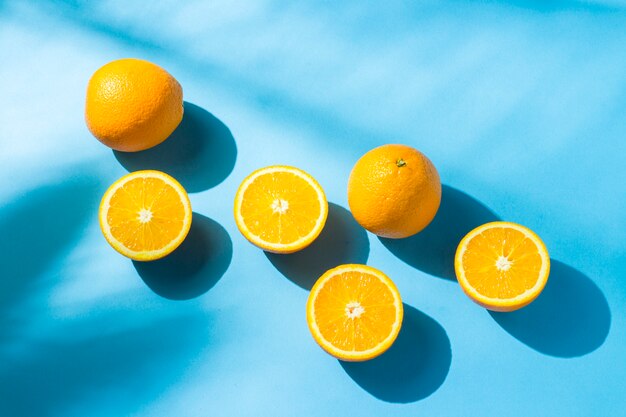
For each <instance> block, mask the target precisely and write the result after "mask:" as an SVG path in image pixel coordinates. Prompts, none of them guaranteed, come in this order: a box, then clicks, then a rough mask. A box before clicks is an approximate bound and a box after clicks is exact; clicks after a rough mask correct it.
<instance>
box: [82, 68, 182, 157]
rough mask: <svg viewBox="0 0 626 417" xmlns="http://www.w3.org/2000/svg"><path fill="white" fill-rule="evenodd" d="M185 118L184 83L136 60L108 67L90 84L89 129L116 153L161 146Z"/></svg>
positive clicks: (86, 113) (102, 69)
mask: <svg viewBox="0 0 626 417" xmlns="http://www.w3.org/2000/svg"><path fill="white" fill-rule="evenodd" d="M182 118H183V90H182V88H181V86H180V84H179V83H178V81H176V79H175V78H174V77H172V76H171V75H170V74H169V73H168V72H167V71H165V70H164V69H163V68H161V67H159V66H158V65H155V64H153V63H151V62H148V61H143V60H141V59H132V58H128V59H120V60H117V61H112V62H109V63H108V64H106V65H104V66H103V67H101V68H100V69H98V70H97V71H96V72H95V73H94V74H93V76H92V77H91V79H90V80H89V84H88V85H87V100H86V103H85V120H86V122H87V127H88V128H89V130H90V131H91V133H92V134H93V135H94V136H95V137H96V138H97V139H98V140H99V141H100V142H102V143H104V144H105V145H106V146H108V147H110V148H113V149H116V150H118V151H126V152H135V151H142V150H144V149H148V148H151V147H153V146H156V145H158V144H159V143H161V142H163V141H164V140H165V139H167V137H168V136H169V135H170V134H171V133H172V132H173V131H174V129H176V127H177V126H178V124H179V123H180V121H181V120H182Z"/></svg>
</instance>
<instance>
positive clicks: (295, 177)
mask: <svg viewBox="0 0 626 417" xmlns="http://www.w3.org/2000/svg"><path fill="white" fill-rule="evenodd" d="M327 216H328V202H327V201H326V195H325V194H324V190H322V187H321V186H320V185H319V184H318V182H317V181H315V179H314V178H313V177H312V176H310V175H309V174H307V173H306V172H304V171H302V170H301V169H298V168H294V167H288V166H279V165H277V166H270V167H266V168H262V169H259V170H257V171H254V172H253V173H252V174H250V175H249V176H248V177H247V178H246V179H244V180H243V182H242V183H241V185H240V186H239V189H238V190H237V195H236V196H235V221H236V223H237V227H238V228H239V231H240V232H241V233H242V234H243V235H244V236H245V237H246V239H248V240H249V241H250V242H252V243H253V244H255V245H256V246H258V247H260V248H261V249H264V250H267V251H270V252H276V253H291V252H296V251H298V250H300V249H304V248H305V247H307V246H308V245H310V244H311V242H313V241H314V240H315V238H317V236H318V235H319V234H320V232H321V231H322V229H323V228H324V223H326V217H327Z"/></svg>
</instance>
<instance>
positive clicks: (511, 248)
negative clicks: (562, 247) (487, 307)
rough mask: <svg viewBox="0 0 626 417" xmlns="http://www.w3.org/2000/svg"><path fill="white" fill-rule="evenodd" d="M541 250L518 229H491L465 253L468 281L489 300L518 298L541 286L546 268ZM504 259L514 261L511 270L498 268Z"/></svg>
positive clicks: (469, 243) (474, 239)
mask: <svg viewBox="0 0 626 417" xmlns="http://www.w3.org/2000/svg"><path fill="white" fill-rule="evenodd" d="M540 250H541V249H540V248H539V247H537V245H536V244H535V243H534V242H533V241H532V240H531V239H529V238H528V237H526V236H525V235H524V234H523V233H522V232H520V231H518V230H514V229H511V228H503V227H494V228H491V229H487V230H485V231H484V232H482V233H480V234H479V235H476V236H475V237H473V238H472V239H471V240H470V241H469V242H468V243H467V249H466V251H465V253H464V254H463V269H464V271H465V278H466V279H467V281H468V282H469V285H470V286H471V287H473V288H474V289H475V290H476V291H477V292H478V293H480V294H482V295H484V296H486V297H490V298H500V299H509V298H514V297H516V296H518V295H520V294H522V293H524V292H526V291H527V290H529V289H531V288H533V287H534V286H535V284H536V283H537V279H538V278H539V272H540V270H541V265H542V260H541V256H540V255H539V252H540ZM501 257H504V258H506V259H507V260H508V262H510V265H509V266H508V270H505V269H503V268H498V266H497V265H496V263H497V262H498V259H501ZM505 264H506V263H505ZM505 268H506V267H505Z"/></svg>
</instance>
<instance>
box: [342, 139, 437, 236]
mask: <svg viewBox="0 0 626 417" xmlns="http://www.w3.org/2000/svg"><path fill="white" fill-rule="evenodd" d="M440 202H441V181H440V180H439V174H438V173H437V170H436V169H435V166H434V165H433V164H432V162H430V160H429V159H428V158H427V157H426V156H424V154H422V153H421V152H420V151H418V150H417V149H414V148H411V147H410V146H405V145H383V146H380V147H378V148H375V149H372V150H371V151H369V152H367V153H366V154H365V155H363V156H362V157H361V159H359V160H358V162H357V163H356V165H354V168H352V172H351V173H350V179H349V181H348V204H349V205H350V210H351V211H352V215H353V216H354V218H355V219H356V221H357V222H358V223H359V224H360V225H361V226H363V227H364V228H365V229H367V230H369V231H370V232H372V233H374V234H376V235H378V236H382V237H388V238H396V239H397V238H404V237H408V236H411V235H414V234H416V233H418V232H419V231H421V230H422V229H424V228H425V227H426V226H427V225H428V223H430V222H431V221H432V219H433V218H434V217H435V214H436V213H437V209H438V208H439V203H440Z"/></svg>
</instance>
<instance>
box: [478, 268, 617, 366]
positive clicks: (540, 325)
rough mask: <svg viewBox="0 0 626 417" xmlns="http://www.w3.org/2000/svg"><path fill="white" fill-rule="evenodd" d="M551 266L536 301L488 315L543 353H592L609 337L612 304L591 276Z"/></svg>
mask: <svg viewBox="0 0 626 417" xmlns="http://www.w3.org/2000/svg"><path fill="white" fill-rule="evenodd" d="M550 263H551V265H550V277H549V278H548V283H547V284H546V287H545V288H544V290H543V292H542V293H541V294H540V295H539V297H538V298H537V299H536V300H535V301H533V302H532V303H531V304H529V305H528V306H526V307H524V308H522V309H520V310H517V311H513V312H510V313H497V312H493V311H490V312H489V314H491V316H492V317H493V319H494V320H495V321H496V322H497V323H498V324H499V325H500V326H501V327H502V328H503V329H504V330H506V331H507V332H509V333H510V334H511V335H512V336H513V337H515V338H516V339H518V340H519V341H520V342H522V343H524V344H526V345H527V346H530V347H531V348H533V349H535V350H536V351H538V352H541V353H543V354H546V355H550V356H557V357H561V358H571V357H576V356H582V355H585V354H587V353H590V352H593V351H594V350H596V349H597V348H598V347H600V346H601V345H602V344H603V343H604V341H605V340H606V337H607V336H608V334H609V329H610V327H611V311H610V309H609V304H608V302H607V301H606V298H605V297H604V294H602V291H600V289H599V288H598V287H597V286H596V285H595V284H594V283H593V281H592V280H591V279H590V278H589V277H587V276H586V275H584V274H582V273H581V272H579V271H577V270H576V269H574V268H572V267H570V266H568V265H565V264H564V263H562V262H559V261H555V260H551V261H550Z"/></svg>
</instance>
